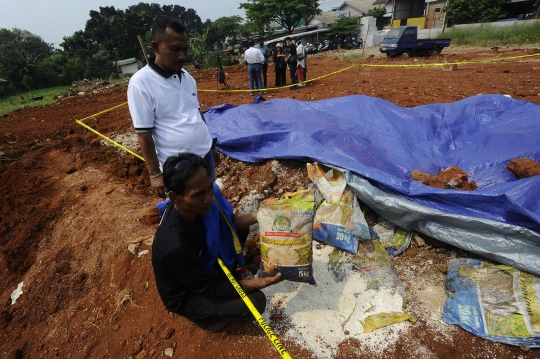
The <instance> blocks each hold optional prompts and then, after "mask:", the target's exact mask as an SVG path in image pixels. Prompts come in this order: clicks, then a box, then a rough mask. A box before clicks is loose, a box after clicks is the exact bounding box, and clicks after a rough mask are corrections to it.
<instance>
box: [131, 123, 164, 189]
mask: <svg viewBox="0 0 540 359" xmlns="http://www.w3.org/2000/svg"><path fill="white" fill-rule="evenodd" d="M137 137H138V138H139V145H140V146H141V151H142V155H143V157H144V161H145V162H146V168H147V169H148V174H149V175H150V185H151V187H152V191H153V192H154V193H155V194H156V195H157V196H159V197H161V198H165V197H166V196H165V185H164V184H163V174H161V175H159V174H160V173H161V170H160V169H159V161H158V158H157V155H156V146H155V144H154V139H153V138H152V133H151V132H149V131H148V132H140V133H137ZM154 176H156V177H155V178H152V177H154Z"/></svg>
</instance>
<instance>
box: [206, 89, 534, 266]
mask: <svg viewBox="0 0 540 359" xmlns="http://www.w3.org/2000/svg"><path fill="white" fill-rule="evenodd" d="M205 118H206V120H207V123H208V126H209V129H210V132H211V134H212V136H214V137H216V138H217V147H218V149H219V150H220V151H222V152H224V153H226V154H227V155H229V156H231V157H233V158H235V159H238V160H242V161H247V162H257V161H262V160H267V159H299V160H306V161H310V162H313V161H316V162H320V163H324V164H328V165H332V166H336V167H339V168H342V169H345V170H347V171H348V176H349V178H348V180H349V181H350V183H352V184H351V186H352V187H353V188H355V190H356V192H357V194H360V193H361V192H362V193H364V194H363V195H360V200H362V201H363V202H364V203H366V204H367V205H369V206H370V207H371V208H372V209H373V210H375V211H377V212H378V213H379V214H381V215H382V216H384V217H385V218H387V219H388V220H391V221H392V222H394V223H395V224H397V225H400V226H402V227H404V228H406V229H416V230H418V231H419V232H422V233H425V234H428V235H430V236H433V237H434V238H437V239H439V240H442V241H445V242H448V243H451V244H453V245H456V246H457V247H460V248H463V249H467V250H470V251H472V252H475V253H479V254H482V255H485V256H487V257H489V258H492V259H495V260H498V261H500V262H502V263H505V264H509V265H512V266H515V267H517V268H520V269H522V270H525V271H529V272H532V273H535V274H540V235H539V234H538V233H540V200H539V199H540V176H537V177H531V178H526V179H517V177H516V176H515V175H514V174H513V173H512V172H510V171H509V170H507V169H506V165H507V164H508V162H509V161H510V160H512V159H514V158H521V157H525V158H530V159H533V160H536V161H540V106H538V105H535V104H533V103H530V102H525V101H520V100H516V99H512V98H507V97H505V96H502V95H479V96H473V97H469V98H466V99H463V100H460V101H457V102H454V103H449V104H432V105H425V106H419V107H415V108H404V107H400V106H398V105H395V104H393V103H391V102H388V101H385V100H383V99H378V98H372V97H368V96H359V95H355V96H347V97H340V98H334V99H327V100H320V101H311V102H302V101H296V100H293V99H277V100H271V101H266V102H264V103H262V104H252V105H242V106H238V107H234V106H231V105H221V106H217V107H213V108H211V109H210V110H208V111H207V112H206V113H205ZM451 166H459V167H460V168H461V169H462V170H463V171H465V172H466V173H468V174H469V176H470V177H469V179H470V180H475V181H476V183H477V184H478V189H476V190H475V191H459V190H450V189H438V188H432V187H429V186H426V185H424V184H422V183H419V182H415V181H412V180H411V173H412V171H413V170H415V169H418V170H420V171H422V172H428V173H430V174H432V175H436V174H437V173H438V172H439V171H440V170H444V169H447V168H449V167H451ZM355 182H358V183H361V185H355V184H354V183H355ZM367 187H370V188H369V190H367V189H366V188H367ZM378 191H380V192H378ZM375 192H377V193H375ZM409 202H411V203H409ZM405 204H406V205H405ZM533 262H534V263H533Z"/></svg>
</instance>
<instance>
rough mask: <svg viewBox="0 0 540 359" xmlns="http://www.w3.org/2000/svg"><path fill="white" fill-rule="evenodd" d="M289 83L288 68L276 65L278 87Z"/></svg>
mask: <svg viewBox="0 0 540 359" xmlns="http://www.w3.org/2000/svg"><path fill="white" fill-rule="evenodd" d="M286 84H287V68H285V67H283V68H278V67H276V87H280V86H285V85H286Z"/></svg>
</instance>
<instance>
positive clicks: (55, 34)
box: [0, 0, 343, 46]
mask: <svg viewBox="0 0 540 359" xmlns="http://www.w3.org/2000/svg"><path fill="white" fill-rule="evenodd" d="M283 1H286V0H283ZM139 2H146V3H157V4H160V5H171V4H172V5H176V4H177V5H181V6H183V7H185V8H186V9H189V8H191V9H193V10H195V11H196V12H197V14H198V15H199V17H200V18H201V20H202V21H203V22H204V21H206V19H210V20H212V21H214V20H216V19H217V18H219V17H222V16H233V15H239V16H242V17H245V12H244V10H242V9H238V6H239V4H240V3H241V2H247V0H182V1H171V0H161V1H159V0H151V1H150V0H147V1H140V0H114V1H112V0H75V1H73V0H72V1H68V0H22V1H14V0H0V28H6V29H13V28H15V27H17V28H19V29H22V30H28V31H30V32H32V33H34V34H36V35H39V36H41V37H42V38H43V40H44V41H45V42H48V43H52V44H55V45H56V46H58V44H60V43H61V42H62V41H63V40H62V38H63V37H64V36H70V35H73V33H74V32H75V31H77V30H84V26H85V24H86V21H87V20H88V19H89V18H90V16H89V13H90V10H95V11H99V7H100V6H114V7H115V8H117V9H122V10H125V9H127V8H128V7H129V6H131V5H135V4H138V3H139ZM342 3H343V1H342V0H320V1H319V4H320V8H321V9H322V10H323V11H328V10H330V8H331V7H334V6H338V5H340V4H342Z"/></svg>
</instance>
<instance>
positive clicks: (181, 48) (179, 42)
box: [150, 28, 189, 72]
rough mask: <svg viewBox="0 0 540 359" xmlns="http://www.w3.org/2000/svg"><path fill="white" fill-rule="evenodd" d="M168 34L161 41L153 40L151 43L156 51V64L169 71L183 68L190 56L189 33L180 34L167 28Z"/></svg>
mask: <svg viewBox="0 0 540 359" xmlns="http://www.w3.org/2000/svg"><path fill="white" fill-rule="evenodd" d="M165 32H166V36H165V38H163V39H162V40H161V41H152V42H151V43H150V45H151V46H152V50H154V52H155V53H156V65H158V66H159V67H161V68H162V69H164V70H167V71H169V72H178V71H180V70H182V67H183V66H184V62H185V61H186V59H187V56H188V49H189V42H188V37H187V35H186V34H185V33H184V34H179V33H177V32H174V31H173V30H171V29H169V28H167V30H166V31H165Z"/></svg>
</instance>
